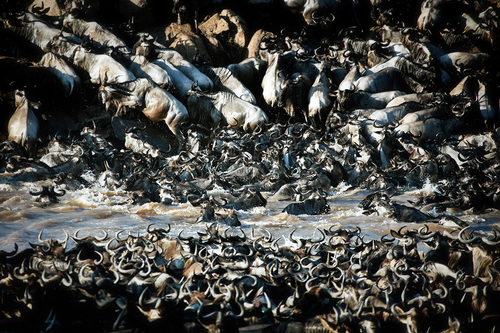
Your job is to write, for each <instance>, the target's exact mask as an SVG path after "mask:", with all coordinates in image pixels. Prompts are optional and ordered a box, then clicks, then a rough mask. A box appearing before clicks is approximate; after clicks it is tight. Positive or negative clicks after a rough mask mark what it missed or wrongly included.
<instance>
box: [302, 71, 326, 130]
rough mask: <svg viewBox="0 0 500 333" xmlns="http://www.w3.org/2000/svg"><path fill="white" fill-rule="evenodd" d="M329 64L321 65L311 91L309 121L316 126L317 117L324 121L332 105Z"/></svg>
mask: <svg viewBox="0 0 500 333" xmlns="http://www.w3.org/2000/svg"><path fill="white" fill-rule="evenodd" d="M327 67H328V64H326V63H324V62H323V63H321V65H320V66H319V73H318V75H317V76H316V79H315V80H314V82H313V83H312V86H311V89H310V90H309V96H308V97H309V98H308V99H309V105H308V114H307V115H308V120H309V121H310V122H311V123H312V124H313V125H316V117H318V118H319V120H320V121H321V120H322V117H323V115H322V114H323V113H325V112H327V111H329V108H330V107H331V105H332V100H331V98H330V80H329V79H328V70H327Z"/></svg>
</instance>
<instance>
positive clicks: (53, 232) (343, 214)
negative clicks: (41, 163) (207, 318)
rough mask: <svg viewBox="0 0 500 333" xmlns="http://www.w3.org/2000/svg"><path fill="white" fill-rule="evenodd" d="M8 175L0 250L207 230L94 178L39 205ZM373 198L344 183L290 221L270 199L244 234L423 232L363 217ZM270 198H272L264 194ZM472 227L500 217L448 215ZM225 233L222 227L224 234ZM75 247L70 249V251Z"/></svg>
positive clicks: (247, 217)
mask: <svg viewBox="0 0 500 333" xmlns="http://www.w3.org/2000/svg"><path fill="white" fill-rule="evenodd" d="M8 177H9V175H8V174H2V175H0V178H3V180H2V182H1V183H2V184H1V185H0V250H12V248H13V246H14V243H17V244H18V246H19V247H20V248H26V247H29V242H32V243H36V242H37V237H38V234H39V232H40V231H41V230H43V238H47V237H50V238H53V239H56V238H57V239H63V238H64V236H65V233H64V232H65V231H66V232H68V234H69V235H74V233H75V232H76V231H77V230H81V231H80V233H79V236H84V235H102V230H105V231H107V232H108V233H110V234H111V235H113V234H114V233H116V232H117V231H119V230H126V231H130V232H132V233H134V234H135V233H137V232H138V233H139V234H144V233H145V232H146V227H147V226H148V225H149V224H154V225H155V227H164V228H167V227H168V225H170V226H171V234H173V235H175V234H178V233H179V232H180V231H183V235H194V234H196V233H197V232H202V231H204V230H205V228H206V226H207V225H206V223H196V219H197V217H198V216H199V214H200V208H199V207H193V206H192V205H191V204H190V203H184V204H176V205H169V206H167V205H164V204H161V203H147V204H144V205H134V204H131V203H130V202H129V200H128V197H127V196H126V194H125V193H123V192H121V191H120V190H117V191H109V190H107V189H104V188H102V187H100V186H99V185H97V182H96V179H95V176H94V175H92V174H91V173H87V174H86V175H85V178H86V180H88V181H89V182H90V183H92V182H93V183H94V184H96V185H94V186H93V187H91V188H86V189H83V190H78V191H68V192H66V194H65V195H64V196H63V197H61V198H60V200H59V202H58V203H53V204H49V205H47V204H41V203H39V202H36V200H35V197H33V196H31V195H30V194H29V189H30V188H31V187H34V186H35V185H34V184H31V183H24V185H22V186H21V187H20V186H12V185H9V179H8ZM433 189H434V190H435V188H434V186H433V185H432V184H428V185H426V186H424V188H422V189H418V190H413V191H412V190H408V191H406V192H405V193H404V194H402V195H399V196H395V197H393V198H392V199H393V200H395V201H396V202H398V203H402V204H408V202H407V201H408V200H415V199H416V198H418V197H419V196H422V195H425V194H428V193H430V191H432V190H433ZM369 193H370V192H369V191H366V190H360V189H352V188H351V187H350V186H349V185H347V184H345V183H342V184H340V185H339V186H338V187H336V188H332V189H331V190H330V191H329V193H328V203H329V205H330V212H329V213H327V214H323V215H317V216H311V215H299V216H294V215H288V214H287V213H282V210H283V208H284V207H285V206H286V205H288V204H289V203H290V202H289V201H276V200H272V199H269V200H268V203H267V205H266V207H257V208H254V209H251V210H248V211H237V215H238V217H239V220H240V221H241V224H242V226H241V228H242V230H243V231H244V232H245V233H251V232H252V231H253V232H256V233H262V232H265V230H268V231H269V232H271V233H272V234H273V235H274V236H275V237H279V236H284V237H283V239H282V242H283V243H285V242H286V241H287V239H288V235H289V234H290V232H291V231H293V230H294V229H297V231H296V232H295V235H298V236H301V237H307V238H311V237H314V238H315V237H319V236H320V235H319V232H318V230H317V229H318V228H320V229H328V228H339V227H343V228H350V227H351V228H352V227H359V228H361V231H362V233H363V234H364V235H365V237H367V238H379V237H381V236H382V235H384V234H387V233H389V232H390V230H391V229H395V230H397V229H399V228H401V227H403V226H405V227H407V228H410V229H415V228H420V227H421V226H423V224H422V223H404V222H403V223H402V222H397V221H395V220H394V219H392V218H389V217H386V216H383V215H368V216H367V215H363V214H362V211H361V209H360V208H359V207H358V204H359V202H360V201H361V200H363V199H364V198H365V197H366V195H368V194H369ZM263 195H264V196H265V197H270V196H271V195H272V193H263ZM447 213H448V214H452V215H455V216H457V217H459V218H460V219H462V220H463V221H465V222H466V223H468V224H470V225H471V226H472V228H474V229H483V228H485V229H488V227H492V226H496V227H500V212H499V211H498V210H493V211H491V212H489V213H484V214H481V215H475V214H472V213H470V212H467V211H465V212H464V211H449V212H447ZM425 223H426V224H427V225H429V227H430V228H431V229H434V230H436V229H439V230H448V231H450V232H452V231H454V230H457V229H458V227H457V226H456V225H454V224H453V223H451V224H450V223H443V222H439V217H438V216H436V220H433V221H427V222H425ZM225 228H227V227H226V226H224V225H221V226H220V229H221V230H224V229H225ZM71 246H72V244H71V241H70V244H69V247H71Z"/></svg>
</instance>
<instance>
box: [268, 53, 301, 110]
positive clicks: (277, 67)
mask: <svg viewBox="0 0 500 333" xmlns="http://www.w3.org/2000/svg"><path fill="white" fill-rule="evenodd" d="M294 59H295V53H294V52H291V51H288V52H285V53H278V52H276V53H271V54H270V57H269V59H268V64H267V69H266V73H265V74H264V77H263V79H262V96H263V97H264V100H265V102H266V103H267V104H268V105H269V106H271V107H274V106H276V105H277V103H278V99H279V95H280V94H281V93H282V91H283V88H282V87H283V86H284V81H285V79H286V77H287V75H288V70H289V68H290V67H291V65H292V62H293V61H294Z"/></svg>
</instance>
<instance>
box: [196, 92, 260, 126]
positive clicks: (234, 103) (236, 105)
mask: <svg viewBox="0 0 500 333" xmlns="http://www.w3.org/2000/svg"><path fill="white" fill-rule="evenodd" d="M187 105H188V108H189V110H190V112H191V116H192V117H193V118H194V119H203V120H207V119H209V118H210V119H211V120H212V121H213V122H214V123H215V125H216V124H217V123H218V122H219V121H220V120H221V119H222V117H223V118H224V119H225V120H226V123H227V124H228V125H229V126H231V127H234V128H242V129H243V130H245V131H255V130H257V129H258V128H262V127H263V125H264V124H265V123H267V122H268V121H269V118H268V116H267V115H266V113H265V112H264V111H262V109H261V108H259V107H258V106H256V105H253V104H252V103H249V102H247V101H244V100H242V99H241V98H239V97H238V96H236V95H235V94H232V93H229V92H225V91H219V92H216V93H206V92H199V91H195V90H191V91H190V93H189V96H188V100H187ZM221 116H222V117H221ZM203 120H202V121H203ZM195 121H199V120H195Z"/></svg>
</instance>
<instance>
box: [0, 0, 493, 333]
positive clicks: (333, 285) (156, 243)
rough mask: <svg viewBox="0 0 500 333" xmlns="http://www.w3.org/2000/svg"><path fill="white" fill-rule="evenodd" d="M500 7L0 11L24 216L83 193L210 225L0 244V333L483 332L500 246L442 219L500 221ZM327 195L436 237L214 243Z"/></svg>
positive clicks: (380, 4)
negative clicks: (254, 217) (155, 207)
mask: <svg viewBox="0 0 500 333" xmlns="http://www.w3.org/2000/svg"><path fill="white" fill-rule="evenodd" d="M499 11H500V9H499V6H498V4H497V2H495V1H490V0H481V1H479V0H478V1H465V0H424V1H408V2H404V1H394V0H358V1H356V0H307V1H306V0H260V1H252V0H245V1H230V0H218V1H215V0H214V1H210V0H207V1H196V0H172V1H159V0H158V1H154V0H151V1H145V2H140V1H133V0H113V1H99V0H85V1H84V0H57V1H56V0H52V1H50V0H49V1H45V2H42V1H38V0H36V1H33V2H32V1H19V2H16V3H12V2H9V1H7V2H6V3H2V4H0V12H1V19H0V38H1V41H2V43H1V46H0V69H1V72H2V75H1V76H0V92H1V95H0V105H1V107H2V110H3V112H2V117H1V121H2V127H1V128H0V134H1V135H2V141H1V142H0V172H2V175H1V178H0V179H1V180H2V183H8V184H10V185H13V186H21V185H22V184H25V183H34V184H35V185H38V186H39V187H40V190H36V189H32V190H31V191H30V193H31V194H32V195H33V196H35V197H36V199H35V200H36V201H37V202H42V203H44V204H45V205H50V204H52V203H55V202H58V201H59V200H60V198H61V197H64V195H65V194H66V193H67V192H68V191H74V190H77V189H82V188H92V186H101V187H103V188H108V189H111V190H120V191H123V192H124V193H127V195H128V197H129V199H130V203H131V204H143V203H147V202H158V203H162V204H164V205H175V204H179V203H186V202H189V203H191V204H192V205H193V206H195V207H200V216H199V218H198V219H197V222H206V223H208V224H207V228H206V230H205V231H203V232H201V233H200V235H199V237H186V236H182V235H181V234H179V235H178V236H177V237H174V236H172V235H170V234H169V232H168V230H163V229H158V228H156V229H155V228H152V227H148V228H147V231H146V233H145V235H142V236H141V235H130V234H129V235H126V234H125V235H124V234H123V232H122V233H118V234H116V235H115V237H112V236H109V235H108V233H107V232H103V235H102V237H101V236H92V237H91V236H88V237H83V236H81V235H79V234H78V233H76V234H74V235H73V236H72V237H71V238H72V241H73V242H74V243H75V247H74V248H71V249H67V248H66V246H67V245H68V241H69V237H66V239H64V240H58V241H54V240H50V239H49V240H47V239H43V237H42V233H41V234H40V237H39V239H38V243H36V244H35V243H33V244H31V243H30V245H31V248H30V249H27V250H24V251H21V252H19V253H17V250H15V251H14V252H13V253H8V252H5V251H3V252H0V277H1V280H0V281H1V284H0V286H1V290H2V299H3V301H2V314H1V319H0V327H1V326H2V325H4V326H5V327H7V329H6V330H7V331H37V330H45V331H52V332H53V331H68V330H71V331H88V330H98V329H99V330H104V331H118V330H128V329H143V330H159V329H160V328H161V329H165V330H170V331H172V332H177V331H196V332H197V331H206V330H208V331H219V330H221V331H228V332H231V331H236V330H238V328H239V329H240V330H241V331H244V330H247V331H252V330H253V331H262V332H264V331H282V332H313V331H314V332H316V331H318V332H323V331H327V332H328V331H342V332H343V331H363V332H364V331H366V332H372V331H374V332H378V331H385V330H390V331H409V332H423V331H428V332H461V331H466V332H475V331H478V330H483V329H484V330H486V331H491V332H493V331H495V329H496V327H497V325H498V323H499V322H500V317H499V315H498V305H499V304H497V303H498V300H497V299H498V291H499V289H500V286H499V283H500V278H499V276H498V271H499V269H500V267H499V266H500V265H499V263H500V261H499V247H498V244H499V243H500V240H499V237H500V236H499V234H498V231H497V230H496V229H494V228H490V229H489V230H490V231H489V232H488V231H481V232H480V231H471V230H468V229H467V228H468V227H470V225H469V223H467V222H466V221H464V220H462V219H460V218H459V216H457V214H454V215H453V214H452V213H451V212H453V211H454V212H456V211H460V212H472V213H475V214H478V213H484V212H488V211H492V210H495V209H498V208H500V187H499V183H500V182H499V174H500V159H499V154H498V150H497V143H498V141H499V139H500V138H499V131H498V130H497V129H496V127H497V125H498V124H499V123H500V110H499V98H500V75H499V65H498V61H497V60H496V59H497V57H498V56H499V39H500V37H499V36H500V28H499V27H498V24H499V21H500V20H499V19H498V15H499ZM89 170H90V171H91V172H92V173H93V174H95V175H96V179H97V180H98V184H89V183H88V181H86V180H85V178H84V177H82V174H83V173H84V172H87V171H89ZM429 182H430V183H433V184H437V185H436V187H435V188H436V190H435V192H434V193H432V194H430V195H426V196H423V197H421V198H420V199H419V200H418V201H415V202H411V203H410V205H407V204H401V203H398V202H395V201H394V200H392V199H391V197H392V196H394V195H396V194H400V193H403V192H404V191H405V190H407V189H415V188H422V186H424V184H426V183H429ZM341 183H343V184H349V186H352V187H353V188H362V189H367V190H370V191H371V192H372V194H370V195H368V196H367V197H366V198H365V199H364V200H362V201H361V202H360V203H359V207H360V208H361V209H362V210H363V212H364V213H365V214H380V215H384V216H388V217H391V218H393V219H395V220H396V221H399V222H426V223H438V222H443V221H446V223H447V224H449V223H450V222H451V223H453V224H454V225H456V226H457V227H458V229H457V230H456V231H450V232H430V231H429V229H427V228H422V229H418V230H399V231H398V232H396V231H394V232H393V233H392V235H391V236H390V237H388V236H385V237H382V239H380V240H370V241H367V240H365V239H364V236H363V234H361V233H360V232H359V230H358V231H356V230H351V229H346V230H344V229H339V230H332V229H330V230H318V233H319V235H318V237H319V238H318V239H317V240H316V239H312V238H311V239H297V237H294V236H293V234H291V235H289V237H288V238H276V239H273V237H272V235H270V234H266V233H262V232H257V235H254V234H252V235H246V234H245V233H243V232H241V231H240V232H239V233H237V234H235V233H234V232H235V230H238V229H228V230H226V231H225V232H223V231H222V227H221V224H222V225H226V226H229V227H238V226H240V225H241V224H242V221H240V219H239V217H238V211H245V210H249V209H252V208H254V207H259V206H266V205H267V201H268V200H269V199H272V200H280V201H286V202H289V204H288V205H287V206H286V207H285V208H284V212H286V213H288V214H294V215H305V214H307V215H320V214H325V213H328V211H329V210H330V206H329V202H328V193H329V191H331V190H333V189H335V188H336V187H337V186H339V184H341ZM212 223H213V224H212ZM243 223H244V221H243ZM459 230H460V231H459ZM422 247H423V248H422ZM61 297H63V298H64V302H61V299H62V298H61ZM24 318H30V319H32V320H31V321H30V322H29V323H28V324H26V321H25V320H24ZM88 318H92V319H91V320H89V319H88Z"/></svg>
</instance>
